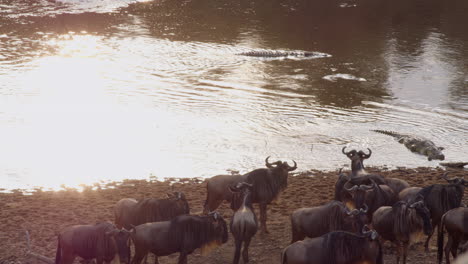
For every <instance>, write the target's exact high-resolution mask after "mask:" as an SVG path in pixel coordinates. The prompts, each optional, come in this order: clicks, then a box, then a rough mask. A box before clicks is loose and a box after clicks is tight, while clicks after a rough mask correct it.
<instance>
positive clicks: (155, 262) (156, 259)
mask: <svg viewBox="0 0 468 264" xmlns="http://www.w3.org/2000/svg"><path fill="white" fill-rule="evenodd" d="M154 264H159V260H158V256H156V255H154Z"/></svg>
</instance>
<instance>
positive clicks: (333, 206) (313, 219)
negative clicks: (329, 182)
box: [291, 201, 368, 243]
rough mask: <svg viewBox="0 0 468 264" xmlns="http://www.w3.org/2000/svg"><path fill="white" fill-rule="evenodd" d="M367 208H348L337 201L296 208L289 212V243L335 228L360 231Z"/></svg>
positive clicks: (365, 218)
mask: <svg viewBox="0 0 468 264" xmlns="http://www.w3.org/2000/svg"><path fill="white" fill-rule="evenodd" d="M367 209H368V208H367V205H364V207H363V208H361V209H359V210H358V209H353V210H350V209H348V207H346V206H345V205H344V204H343V203H342V202H339V201H331V202H328V203H326V204H324V205H322V206H317V207H311V208H300V209H297V210H295V211H294V212H293V213H292V214H291V231H292V240H291V243H294V242H296V241H298V240H302V239H304V238H305V237H310V238H314V237H319V236H321V235H324V234H326V233H329V232H332V231H337V230H342V231H349V232H354V233H357V232H360V231H361V230H362V228H363V227H364V225H366V224H367V222H368V220H367V215H366V213H367Z"/></svg>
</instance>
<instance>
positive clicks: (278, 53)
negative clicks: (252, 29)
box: [237, 50, 330, 58]
mask: <svg viewBox="0 0 468 264" xmlns="http://www.w3.org/2000/svg"><path fill="white" fill-rule="evenodd" d="M237 55H242V56H249V57H262V58H278V57H317V58H320V57H330V55H329V54H326V53H321V52H310V51H287V50H251V51H244V52H240V53H237Z"/></svg>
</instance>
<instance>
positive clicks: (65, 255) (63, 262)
mask: <svg viewBox="0 0 468 264" xmlns="http://www.w3.org/2000/svg"><path fill="white" fill-rule="evenodd" d="M74 260H75V255H73V253H69V252H64V251H62V258H61V259H60V261H59V262H58V264H72V263H73V261H74Z"/></svg>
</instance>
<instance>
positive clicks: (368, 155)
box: [363, 148, 372, 159]
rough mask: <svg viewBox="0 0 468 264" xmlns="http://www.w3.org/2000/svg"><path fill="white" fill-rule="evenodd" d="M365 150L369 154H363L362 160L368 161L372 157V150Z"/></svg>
mask: <svg viewBox="0 0 468 264" xmlns="http://www.w3.org/2000/svg"><path fill="white" fill-rule="evenodd" d="M367 150H369V154H365V153H364V156H363V158H364V159H368V158H370V156H371V155H372V150H371V149H370V148H367Z"/></svg>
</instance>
